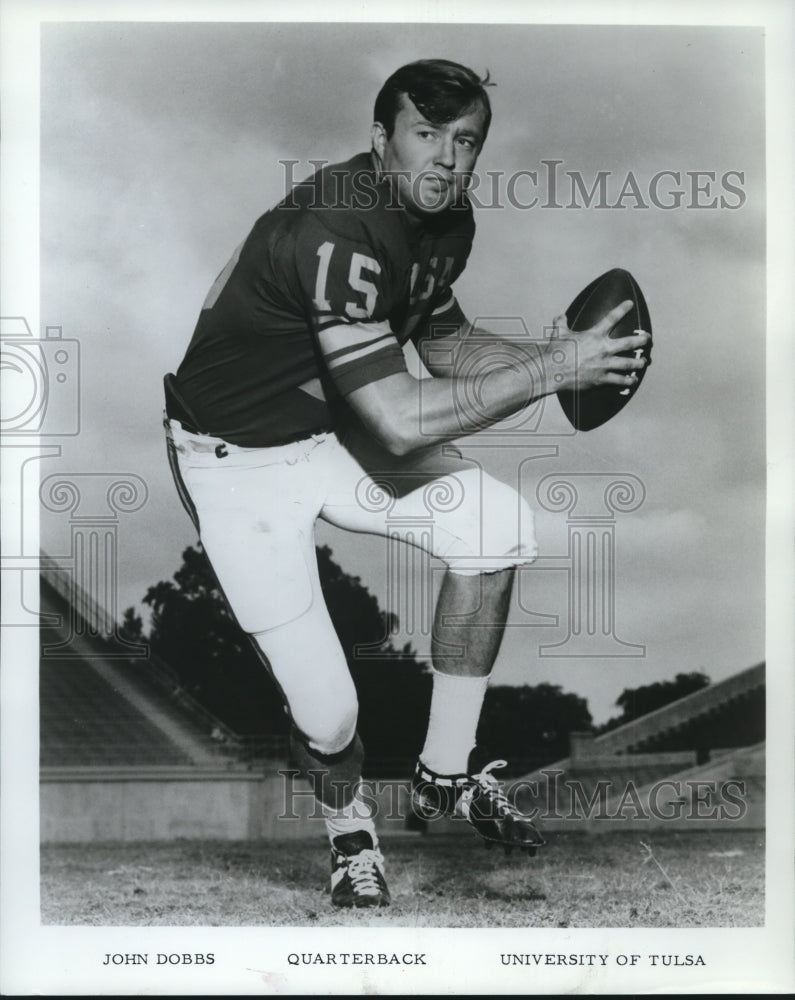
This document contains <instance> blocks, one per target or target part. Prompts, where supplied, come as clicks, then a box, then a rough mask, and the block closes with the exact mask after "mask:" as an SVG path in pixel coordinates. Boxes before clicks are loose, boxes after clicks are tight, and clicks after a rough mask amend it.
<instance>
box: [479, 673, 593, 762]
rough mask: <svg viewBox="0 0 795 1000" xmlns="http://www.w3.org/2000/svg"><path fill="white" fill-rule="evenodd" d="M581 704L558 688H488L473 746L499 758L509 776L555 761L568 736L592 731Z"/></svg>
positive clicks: (582, 701)
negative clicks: (507, 764) (508, 769)
mask: <svg viewBox="0 0 795 1000" xmlns="http://www.w3.org/2000/svg"><path fill="white" fill-rule="evenodd" d="M592 727H593V720H592V718H591V713H590V712H589V710H588V703H587V701H586V700H585V698H581V697H580V696H579V695H576V694H572V693H571V692H564V691H563V690H562V688H561V687H560V685H558V684H546V683H544V684H537V685H535V686H532V685H529V684H525V685H523V686H522V687H508V686H498V687H492V688H489V690H488V691H487V692H486V700H485V703H484V705H483V713H482V715H481V718H480V725H479V727H478V743H479V744H482V745H483V746H484V747H488V748H489V749H491V750H492V751H493V752H495V753H498V754H499V755H500V756H502V755H505V756H506V757H507V758H508V760H509V761H510V764H511V769H512V771H514V772H515V773H521V772H523V771H529V770H533V769H535V768H537V767H542V766H543V765H544V764H549V763H551V762H552V761H555V760H560V758H562V757H565V756H566V755H567V754H568V752H569V733H570V732H572V731H577V732H583V731H588V730H590V729H592Z"/></svg>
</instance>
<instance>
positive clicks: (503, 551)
mask: <svg viewBox="0 0 795 1000" xmlns="http://www.w3.org/2000/svg"><path fill="white" fill-rule="evenodd" d="M462 525H463V526H464V528H465V530H462V531H461V535H460V537H459V539H458V544H456V545H455V546H453V547H451V549H450V551H449V552H448V553H447V554H446V555H445V556H443V559H444V561H445V563H446V564H447V566H448V569H449V570H450V571H451V572H452V573H458V574H460V575H461V576H476V575H477V574H479V573H497V572H499V571H500V570H503V569H510V568H511V567H513V566H523V565H529V564H530V563H532V562H534V561H535V559H536V557H537V556H538V544H537V542H536V536H535V515H534V514H533V510H532V508H531V507H530V505H529V504H528V503H527V501H526V500H525V499H524V497H522V496H521V494H519V493H518V492H517V491H516V490H515V489H513V488H512V487H510V486H507V485H506V484H505V483H501V482H500V481H499V480H497V479H493V478H492V477H491V476H488V475H484V476H483V478H482V490H481V498H480V504H479V505H477V506H472V507H470V509H469V511H468V516H467V518H466V519H463V520H462Z"/></svg>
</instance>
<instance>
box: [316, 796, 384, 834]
mask: <svg viewBox="0 0 795 1000" xmlns="http://www.w3.org/2000/svg"><path fill="white" fill-rule="evenodd" d="M321 807H322V809H323V817H324V818H325V820H326V830H327V831H328V836H329V840H330V841H331V842H332V843H333V842H334V838H335V837H339V836H340V834H343V833H356V832H357V831H358V830H366V831H367V833H369V834H370V836H371V837H372V838H373V846H374V847H377V846H378V837H377V836H376V832H375V824H374V823H373V817H372V813H371V812H370V807H369V806H368V805H367V803H366V802H363V801H362V800H361V799H360V798H359V797H358V796H357V795H354V797H353V801H352V802H350V804H349V805H347V806H343V807H342V809H332V808H330V806H327V805H325V804H322V803H321Z"/></svg>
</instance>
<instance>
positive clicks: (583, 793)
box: [277, 768, 748, 823]
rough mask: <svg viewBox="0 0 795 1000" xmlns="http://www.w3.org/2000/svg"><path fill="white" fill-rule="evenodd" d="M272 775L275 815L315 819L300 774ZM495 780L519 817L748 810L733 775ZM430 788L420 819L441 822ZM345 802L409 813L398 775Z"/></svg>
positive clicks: (320, 774)
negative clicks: (278, 781) (277, 785)
mask: <svg viewBox="0 0 795 1000" xmlns="http://www.w3.org/2000/svg"><path fill="white" fill-rule="evenodd" d="M278 773H279V775H280V776H281V778H282V802H281V811H280V812H279V814H278V816H277V819H280V820H293V821H298V820H303V819H320V818H322V816H323V811H322V806H321V805H320V803H319V801H318V800H317V799H316V798H315V792H314V791H313V790H312V788H311V787H310V785H309V784H308V783H307V782H306V781H304V780H302V776H301V772H299V771H297V770H295V769H292V768H284V769H281V770H280V771H279V772H278ZM308 777H309V778H310V779H311V781H312V782H313V783H314V784H316V785H319V784H323V785H324V786H325V787H326V790H327V792H329V793H330V792H331V791H332V790H333V789H334V786H335V784H342V783H335V782H333V781H330V779H329V776H328V772H327V771H323V770H316V771H309V772H308ZM495 780H496V779H495ZM499 786H500V789H501V790H502V793H503V794H504V795H505V797H506V798H507V799H509V800H510V801H511V802H513V804H514V805H515V806H516V807H517V808H518V809H519V811H520V812H521V813H522V814H523V815H525V816H526V817H527V818H528V819H530V820H533V821H536V820H538V821H539V822H541V823H544V822H554V821H561V820H567V821H572V822H581V823H588V822H591V821H594V820H595V821H609V820H614V821H615V820H619V821H626V822H629V821H645V822H651V821H658V822H663V823H666V822H667V823H671V822H680V821H686V822H705V821H706V822H716V823H717V822H726V821H729V822H739V821H740V820H742V819H743V818H744V817H745V815H746V814H747V812H748V802H747V800H746V783H745V781H743V780H741V779H739V778H730V779H726V780H715V779H704V778H665V779H660V780H657V781H654V782H650V783H648V784H646V785H642V784H640V783H636V782H634V781H632V780H628V781H627V780H613V779H610V778H600V779H599V780H597V781H592V782H586V781H583V780H581V779H578V778H572V777H570V776H569V777H566V772H565V771H563V770H561V769H559V768H545V769H542V770H541V771H538V772H536V773H535V774H533V775H531V776H529V777H526V778H517V779H515V780H513V781H505V782H499ZM429 787H430V786H429ZM435 791H436V793H437V794H438V795H439V801H438V809H436V810H435V809H434V804H433V801H432V796H433V793H434V789H432V788H431V791H430V794H431V799H430V800H429V802H428V808H427V810H424V812H423V819H424V821H425V822H429V823H433V822H435V821H437V820H449V815H448V814H447V813H445V811H444V803H443V801H442V793H441V791H440V790H439V789H435ZM353 807H354V808H357V807H359V808H361V815H362V817H364V816H369V815H372V816H374V817H376V818H380V819H382V820H384V821H390V822H406V821H409V820H413V819H414V813H413V811H412V808H411V798H410V794H409V791H408V783H407V782H406V781H404V780H400V779H366V778H364V779H362V781H361V782H360V784H359V786H358V790H357V797H356V799H355V800H354V803H353Z"/></svg>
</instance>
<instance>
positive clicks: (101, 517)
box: [0, 316, 148, 657]
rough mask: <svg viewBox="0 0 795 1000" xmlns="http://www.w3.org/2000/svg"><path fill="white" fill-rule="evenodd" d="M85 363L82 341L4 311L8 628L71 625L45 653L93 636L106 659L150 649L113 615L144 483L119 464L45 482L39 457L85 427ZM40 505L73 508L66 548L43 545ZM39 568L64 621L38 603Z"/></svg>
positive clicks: (0, 445)
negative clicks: (125, 538) (37, 328)
mask: <svg viewBox="0 0 795 1000" xmlns="http://www.w3.org/2000/svg"><path fill="white" fill-rule="evenodd" d="M80 364H81V352H80V343H79V341H78V340H76V339H75V338H71V337H65V336H64V335H63V329H62V327H60V326H46V327H45V333H44V336H43V337H37V336H35V335H34V333H33V332H32V330H31V328H30V325H29V324H28V322H27V320H26V319H25V318H24V317H22V316H10V317H1V318H0V372H1V373H2V382H3V392H2V422H1V423H0V431H1V432H2V438H1V440H0V450H1V453H2V462H3V503H4V517H3V547H2V555H1V556H0V571H1V572H2V585H3V588H4V592H5V601H4V617H3V627H34V628H39V627H52V628H60V627H63V626H64V624H65V625H66V627H67V633H68V634H67V635H66V636H65V637H63V638H62V640H61V641H59V642H54V643H50V644H45V645H44V647H43V649H42V655H43V656H45V657H53V656H57V657H68V656H74V655H80V656H87V655H91V652H90V650H89V649H88V648H86V647H84V646H81V648H80V649H79V650H78V648H77V647H78V646H80V643H81V641H82V640H84V639H87V638H94V639H101V640H102V643H103V652H102V655H103V656H105V657H108V656H110V657H114V656H117V657H120V656H124V657H131V656H146V655H148V649H147V647H145V646H142V645H139V644H131V643H129V642H128V641H127V640H125V639H124V637H123V636H122V635H121V633H120V630H119V625H118V621H117V613H118V589H119V567H118V529H119V521H120V515H122V514H131V513H135V512H136V511H138V510H140V509H141V508H142V507H143V506H144V504H145V503H146V501H147V498H148V489H147V486H146V483H145V482H144V480H143V479H142V478H141V477H140V476H138V475H135V474H133V473H123V472H120V473H104V472H98V473H87V472H75V473H65V474H51V475H48V476H46V478H44V480H43V481H41V473H40V468H41V466H40V462H41V460H43V459H49V458H60V457H61V455H62V453H63V445H62V444H61V443H59V442H62V441H63V440H64V439H69V438H74V437H76V436H77V435H79V434H80V432H81V398H80V391H81V372H80ZM39 505H40V506H39ZM41 509H43V510H46V511H49V512H50V513H55V514H66V515H68V516H69V532H70V541H69V549H68V552H67V553H66V554H65V555H63V556H52V555H50V554H44V553H42V552H41V550H40V546H39V538H38V531H37V526H38V511H39V510H41ZM42 573H44V574H45V576H46V578H47V579H48V581H49V582H50V583H51V585H52V586H53V587H54V588H55V590H56V591H57V592H59V593H60V595H61V597H62V598H63V599H64V600H65V602H66V603H67V606H68V608H69V612H68V613H69V621H68V622H67V623H64V621H63V620H62V617H61V616H60V615H58V614H50V613H40V612H39V611H37V610H35V609H37V608H38V605H39V594H38V591H39V581H40V574H42Z"/></svg>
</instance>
